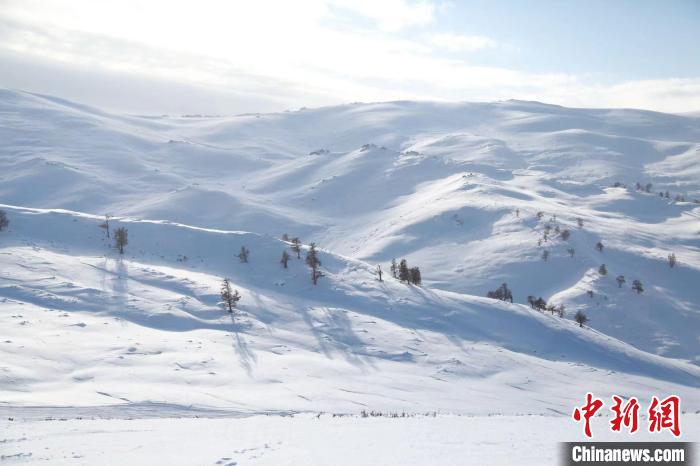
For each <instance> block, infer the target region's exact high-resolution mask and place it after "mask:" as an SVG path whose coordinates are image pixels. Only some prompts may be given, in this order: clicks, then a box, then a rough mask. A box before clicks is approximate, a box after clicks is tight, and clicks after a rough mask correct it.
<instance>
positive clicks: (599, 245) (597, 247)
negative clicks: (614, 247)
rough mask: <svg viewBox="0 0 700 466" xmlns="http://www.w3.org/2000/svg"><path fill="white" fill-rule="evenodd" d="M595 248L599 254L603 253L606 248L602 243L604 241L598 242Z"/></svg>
mask: <svg viewBox="0 0 700 466" xmlns="http://www.w3.org/2000/svg"><path fill="white" fill-rule="evenodd" d="M595 248H596V249H597V250H598V252H603V249H604V248H605V246H603V242H602V241H598V242H597V243H596V244H595Z"/></svg>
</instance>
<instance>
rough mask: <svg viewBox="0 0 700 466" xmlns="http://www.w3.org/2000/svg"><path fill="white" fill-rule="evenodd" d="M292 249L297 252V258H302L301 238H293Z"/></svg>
mask: <svg viewBox="0 0 700 466" xmlns="http://www.w3.org/2000/svg"><path fill="white" fill-rule="evenodd" d="M291 249H292V251H293V252H295V253H296V255H297V259H301V241H299V238H296V237H294V238H292V246H291Z"/></svg>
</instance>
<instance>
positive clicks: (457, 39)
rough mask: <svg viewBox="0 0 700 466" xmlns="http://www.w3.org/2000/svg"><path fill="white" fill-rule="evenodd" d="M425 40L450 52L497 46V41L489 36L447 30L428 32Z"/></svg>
mask: <svg viewBox="0 0 700 466" xmlns="http://www.w3.org/2000/svg"><path fill="white" fill-rule="evenodd" d="M426 42H427V43H428V44H430V45H431V46H433V47H435V48H438V49H445V50H447V51H450V52H475V51H477V50H484V49H493V48H496V47H498V42H496V41H495V40H493V39H491V38H490V37H486V36H465V35H462V34H453V33H449V32H443V33H436V34H429V35H428V36H427V37H426Z"/></svg>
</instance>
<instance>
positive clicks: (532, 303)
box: [487, 295, 537, 309]
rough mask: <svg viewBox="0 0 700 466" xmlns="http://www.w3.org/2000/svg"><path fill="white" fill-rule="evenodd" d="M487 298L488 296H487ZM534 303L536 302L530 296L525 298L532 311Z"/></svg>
mask: <svg viewBox="0 0 700 466" xmlns="http://www.w3.org/2000/svg"><path fill="white" fill-rule="evenodd" d="M487 297H488V296H487ZM536 301H537V300H536V299H535V297H534V296H532V295H529V296H528V297H527V303H528V304H529V305H530V307H531V308H533V309H534V308H535V302H536Z"/></svg>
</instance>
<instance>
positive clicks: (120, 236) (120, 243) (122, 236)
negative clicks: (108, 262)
mask: <svg viewBox="0 0 700 466" xmlns="http://www.w3.org/2000/svg"><path fill="white" fill-rule="evenodd" d="M114 243H115V246H116V247H117V249H119V254H124V246H126V245H127V244H129V230H127V229H126V228H124V227H119V228H117V229H116V230H114Z"/></svg>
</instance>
